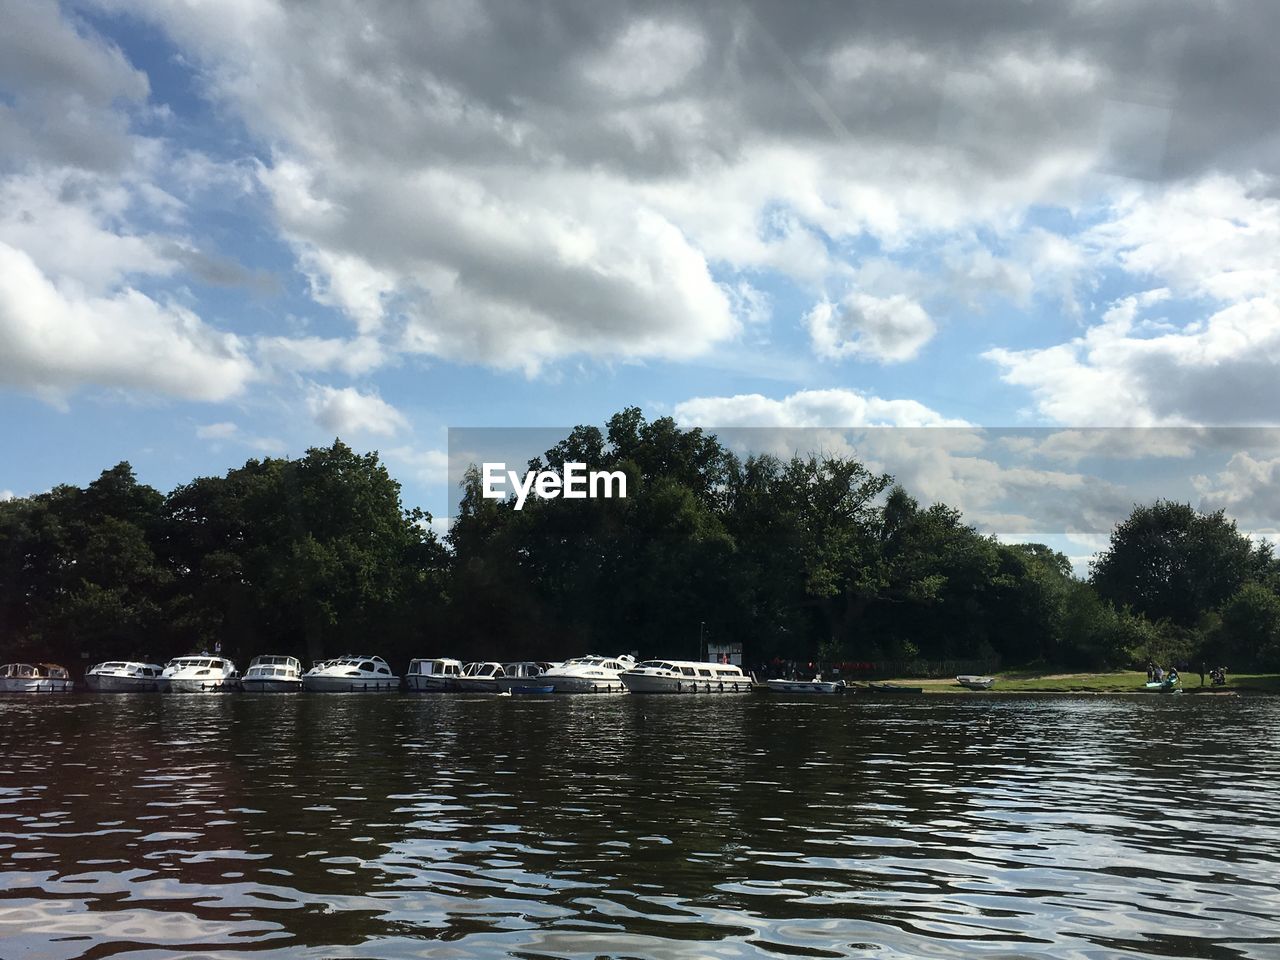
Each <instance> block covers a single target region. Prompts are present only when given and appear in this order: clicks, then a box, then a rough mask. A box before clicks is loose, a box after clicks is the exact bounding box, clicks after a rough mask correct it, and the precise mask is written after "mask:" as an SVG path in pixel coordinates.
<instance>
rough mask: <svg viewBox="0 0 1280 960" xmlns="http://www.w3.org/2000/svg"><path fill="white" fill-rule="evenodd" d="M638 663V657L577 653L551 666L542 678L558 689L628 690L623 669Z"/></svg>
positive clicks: (582, 691)
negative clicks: (571, 657) (578, 654)
mask: <svg viewBox="0 0 1280 960" xmlns="http://www.w3.org/2000/svg"><path fill="white" fill-rule="evenodd" d="M635 665H636V661H635V657H631V656H627V655H623V656H620V657H601V656H596V655H595V654H592V655H591V656H587V657H575V658H574V659H572V660H566V661H565V662H564V663H562V664H560V665H559V666H555V667H552V668H551V669H550V670H547V671H546V672H545V673H544V674H543V675H542V676H541V677H540V678H539V680H540V682H542V683H544V684H550V685H551V686H552V687H553V688H554V689H555V692H556V693H626V691H627V688H626V686H625V685H624V684H623V682H622V679H621V678H622V673H623V671H625V670H630V669H632V668H633V667H634V666H635Z"/></svg>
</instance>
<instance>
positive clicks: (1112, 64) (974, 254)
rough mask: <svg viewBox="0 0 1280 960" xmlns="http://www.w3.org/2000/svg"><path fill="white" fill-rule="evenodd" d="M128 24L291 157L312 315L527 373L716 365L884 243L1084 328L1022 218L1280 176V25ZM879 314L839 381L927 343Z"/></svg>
mask: <svg viewBox="0 0 1280 960" xmlns="http://www.w3.org/2000/svg"><path fill="white" fill-rule="evenodd" d="M103 2H107V0H103ZM108 5H109V6H111V7H121V8H124V9H128V10H131V11H134V12H137V13H139V14H140V15H142V16H144V17H147V18H150V19H153V20H156V21H158V22H160V23H161V24H162V25H163V26H164V28H165V29H167V30H168V31H169V33H170V34H171V35H172V36H173V38H174V39H175V41H176V43H177V44H178V45H179V47H180V48H181V49H182V50H183V51H184V54H187V55H190V56H191V58H192V60H193V62H196V63H198V64H199V71H200V73H199V76H200V79H201V81H202V83H203V85H204V92H205V93H206V94H207V95H208V96H209V97H210V98H212V99H213V100H215V101H216V102H217V103H218V104H219V105H220V106H221V107H223V108H225V109H227V110H229V111H232V112H234V113H235V114H236V115H237V116H238V117H240V118H241V119H242V120H243V121H244V123H245V124H246V125H247V127H248V128H249V130H250V132H251V133H252V134H253V135H255V136H257V137H258V138H259V139H260V140H261V141H262V142H263V143H266V144H269V145H270V153H269V155H267V156H265V157H264V158H263V162H262V165H261V167H260V182H261V183H262V185H263V186H264V188H265V190H266V193H267V195H268V197H269V198H270V202H271V204H272V207H273V209H274V212H275V216H276V218H277V222H278V226H279V229H280V230H281V232H282V234H283V235H284V236H285V237H286V238H287V240H288V242H289V243H290V244H291V246H292V248H293V250H294V252H295V255H296V258H297V262H298V265H299V267H300V269H302V270H303V271H304V272H305V273H306V274H307V276H308V277H309V278H310V281H311V286H312V290H313V295H314V296H315V298H316V299H317V300H318V301H319V302H321V303H324V304H328V305H332V306H334V307H335V308H336V309H339V310H341V311H343V312H344V313H345V314H346V315H347V316H348V318H349V319H350V322H351V323H352V324H353V325H354V326H355V328H356V331H357V333H359V334H361V335H366V336H367V335H375V334H379V333H380V332H382V331H385V330H388V329H391V330H394V331H395V334H396V337H397V340H396V346H397V348H398V349H401V350H406V351H417V352H423V353H427V354H431V355H434V356H439V357H443V358H446V359H450V360H456V361H462V362H479V363H485V364H491V365H495V366H499V367H504V368H518V369H524V370H526V371H528V372H530V373H532V372H536V371H537V370H539V369H540V368H541V367H542V366H543V365H544V364H545V363H547V362H550V361H554V360H555V359H557V358H560V357H565V356H570V355H574V354H585V355H587V356H593V357H601V358H621V359H643V358H657V359H682V358H688V357H698V356H707V355H710V354H712V353H714V352H715V351H717V350H719V349H722V348H723V346H724V344H726V343H727V342H728V341H731V340H733V339H734V338H736V337H738V336H739V335H740V333H741V332H742V330H743V328H744V321H745V320H746V319H747V318H746V316H745V310H744V306H745V305H744V304H743V303H742V302H741V301H740V299H739V298H735V297H734V296H733V295H732V293H731V291H732V290H733V288H734V287H735V286H736V285H737V284H738V283H739V282H740V281H742V280H743V279H744V278H747V279H751V277H750V275H751V274H752V273H754V272H756V271H762V270H763V271H771V272H776V273H779V274H781V275H783V276H785V277H787V278H789V279H791V280H793V281H794V282H796V283H798V284H801V285H802V286H804V287H805V288H806V290H807V291H809V295H817V296H821V295H822V294H823V292H824V291H825V290H827V289H842V288H846V289H847V288H848V285H849V273H850V259H851V250H852V249H854V247H855V245H857V244H859V243H863V242H870V243H871V244H873V245H874V246H876V247H878V248H879V250H880V251H882V252H883V253H884V254H886V255H888V256H890V257H895V258H896V257H900V256H902V255H903V254H904V252H905V251H907V250H909V249H910V248H911V247H912V245H920V244H925V245H933V246H935V247H936V248H937V249H940V250H944V249H951V248H950V246H949V244H950V243H951V241H953V240H954V239H955V237H957V236H963V237H973V236H981V237H982V238H983V242H982V243H981V244H979V247H989V249H985V250H983V249H976V250H973V251H971V252H966V253H965V254H964V255H963V256H960V257H959V259H957V260H955V262H953V263H952V264H951V265H950V266H949V267H948V270H947V276H946V279H945V282H944V283H943V284H942V286H943V287H948V286H953V287H955V293H956V295H957V297H958V298H959V301H963V302H969V301H970V300H972V299H973V298H974V297H976V296H980V295H985V294H983V293H982V291H983V289H984V288H987V289H993V290H994V289H998V290H1002V291H1005V292H1006V293H1005V295H1007V296H1010V297H1012V298H1015V299H1017V300H1020V301H1022V302H1025V300H1026V298H1027V297H1028V296H1029V295H1030V293H1029V285H1030V279H1029V278H1030V277H1032V276H1036V277H1042V278H1043V279H1042V280H1041V281H1040V282H1044V283H1049V284H1052V285H1053V286H1055V287H1056V288H1063V289H1060V290H1058V295H1060V296H1061V297H1062V299H1063V300H1064V302H1067V301H1070V300H1071V299H1072V291H1071V290H1070V281H1069V279H1068V280H1064V278H1063V276H1062V275H1055V274H1038V273H1034V272H1032V271H1030V270H1029V269H1028V268H1027V264H1028V263H1030V262H1031V260H1030V257H1029V254H1028V256H1026V257H1023V258H1022V259H1021V260H1019V259H1017V258H1013V259H1011V258H1009V257H1006V256H1002V255H1001V254H1000V252H998V250H997V249H996V248H997V247H998V246H1000V245H1005V240H1006V239H1007V238H1008V237H1010V236H1018V235H1022V236H1027V235H1029V234H1031V233H1034V231H1035V230H1036V229H1038V228H1036V227H1035V226H1032V225H1029V224H1028V213H1029V211H1032V210H1034V209H1042V208H1047V207H1065V208H1069V209H1071V210H1073V211H1074V210H1080V209H1082V208H1085V207H1087V206H1089V205H1090V204H1093V203H1094V202H1095V201H1096V199H1097V198H1098V196H1099V195H1100V194H1104V195H1105V194H1107V193H1108V192H1110V191H1113V190H1115V189H1116V186H1115V184H1116V183H1117V182H1118V181H1117V178H1116V176H1115V174H1116V173H1120V174H1122V175H1124V176H1141V177H1144V178H1146V182H1149V183H1152V184H1155V185H1156V186H1157V187H1158V188H1163V186H1164V185H1165V184H1169V183H1177V182H1181V181H1183V180H1185V179H1186V178H1189V177H1194V176H1198V175H1202V174H1204V173H1206V172H1207V171H1219V172H1220V173H1221V174H1222V175H1223V176H1227V177H1231V176H1237V175H1244V174H1246V173H1247V172H1249V171H1251V170H1254V169H1268V168H1274V161H1275V160H1276V159H1277V154H1278V153H1280V148H1278V143H1277V138H1276V137H1275V136H1274V134H1273V133H1272V132H1271V131H1272V128H1273V125H1272V124H1271V123H1270V112H1269V110H1270V107H1269V103H1268V101H1267V99H1266V98H1265V97H1264V96H1262V95H1261V91H1265V90H1270V89H1273V88H1274V86H1275V83H1276V80H1277V79H1278V77H1277V67H1276V65H1275V63H1274V62H1273V61H1274V60H1275V58H1274V57H1273V56H1271V51H1270V50H1269V49H1268V47H1267V45H1266V44H1265V43H1262V42H1260V38H1261V37H1265V36H1268V35H1274V28H1275V26H1276V20H1277V14H1276V12H1275V11H1273V10H1271V9H1270V8H1268V7H1266V6H1265V5H1257V6H1255V7H1250V8H1249V10H1248V16H1243V15H1240V11H1239V10H1237V9H1236V8H1231V9H1230V10H1228V9H1227V8H1219V7H1215V6H1208V5H1202V4H1194V3H1172V4H1170V3H1156V2H1139V3H1137V4H1126V5H1123V7H1119V8H1116V7H1106V6H1098V5H1096V4H1087V3H1083V2H1081V3H1075V4H1068V5H1067V7H1065V8H1058V7H1052V8H1051V7H1038V6H1035V5H1027V4H1024V3H993V4H989V5H986V6H985V7H984V8H983V9H982V10H981V11H976V12H975V11H974V10H972V9H969V8H965V10H964V11H963V13H961V12H959V11H958V10H957V9H956V8H954V7H951V6H948V5H941V6H940V7H939V8H938V9H929V8H927V7H923V6H920V5H896V6H895V7H894V8H893V9H891V10H884V11H880V12H878V13H877V15H876V16H875V17H874V18H867V17H863V16H859V15H857V14H856V12H855V11H854V10H853V9H852V8H849V7H842V6H839V5H807V6H806V7H805V8H804V10H802V11H796V10H791V9H785V10H784V9H781V8H777V7H770V6H768V5H756V6H749V7H743V6H741V5H736V6H735V5H730V6H723V5H717V4H710V5H706V6H702V7H690V6H688V5H683V4H674V3H657V4H644V5H636V4H631V3H627V2H622V0H619V2H613V3H602V4H596V5H593V6H592V9H591V10H590V11H587V12H584V11H581V10H572V11H570V10H569V9H568V8H565V7H562V6H559V5H556V4H540V3H534V4H517V5H512V4H505V3H493V2H482V0H477V2H471V3H467V4H442V5H435V4H426V5H419V6H413V7H412V8H405V7H404V6H401V5H394V6H393V5H378V4H369V5H360V6H359V7H358V8H357V7H355V6H353V5H352V4H350V3H348V2H346V0H328V2H316V3H309V4H284V3H275V2H262V3H255V4H243V5H240V6H239V7H237V13H236V15H235V16H228V15H227V13H226V9H225V5H224V4H220V3H210V2H192V3H185V4H182V5H152V4H133V3H128V2H125V0H114V2H110V3H109V4H108ZM1226 50H1230V51H1231V53H1230V55H1229V57H1228V56H1227V55H1225V54H1224V51H1226ZM316 51H323V55H319V56H318V55H316ZM1227 67H1229V69H1227ZM1134 129H1140V130H1141V131H1143V133H1142V136H1141V137H1138V138H1137V139H1136V140H1135V138H1134V137H1133V136H1131V135H1130V131H1132V130H1134ZM1119 182H1121V183H1122V185H1123V183H1125V182H1126V181H1119ZM1102 239H1103V238H1102V236H1101V235H1099V237H1098V240H1099V242H1102ZM1042 246H1044V247H1045V252H1046V254H1048V253H1051V252H1052V251H1049V250H1048V246H1050V245H1049V244H1043V245H1042ZM1066 272H1069V271H1066ZM861 296H864V297H874V298H875V299H874V300H862V301H859V300H856V299H855V300H853V301H852V302H845V301H842V302H840V303H838V304H827V303H825V302H824V305H822V306H820V307H819V308H818V309H817V310H816V311H815V312H814V313H813V314H811V316H810V320H809V323H810V326H811V327H813V328H814V330H815V347H816V348H817V349H818V350H819V351H820V352H821V353H823V354H824V355H827V356H834V357H850V356H859V357H865V358H869V359H873V360H879V361H883V362H895V361H902V360H905V359H909V358H911V357H913V356H915V355H916V354H917V353H918V352H919V350H920V349H921V347H922V346H923V345H924V343H926V342H927V341H928V340H929V338H930V337H931V336H932V334H933V321H932V320H931V319H930V317H929V313H930V312H933V311H932V307H931V305H930V308H929V309H928V310H926V304H925V303H924V302H921V301H920V300H919V298H918V297H917V296H915V295H914V294H913V293H912V292H911V291H909V290H908V291H903V290H897V291H893V290H889V291H884V290H877V291H864V292H863V293H862V294H861ZM939 296H944V297H945V296H947V293H946V292H945V291H943V292H942V293H940V294H939ZM899 297H901V298H902V299H897V298H899ZM959 301H958V302H959Z"/></svg>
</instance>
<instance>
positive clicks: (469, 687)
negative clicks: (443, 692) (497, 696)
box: [452, 677, 502, 693]
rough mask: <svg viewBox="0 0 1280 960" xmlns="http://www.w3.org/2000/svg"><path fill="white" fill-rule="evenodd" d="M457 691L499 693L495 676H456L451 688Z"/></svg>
mask: <svg viewBox="0 0 1280 960" xmlns="http://www.w3.org/2000/svg"><path fill="white" fill-rule="evenodd" d="M452 689H454V690H456V691H457V692H458V693H501V692H502V691H501V690H500V689H499V687H498V681H497V678H495V677H458V678H457V679H456V680H454V681H453V688H452Z"/></svg>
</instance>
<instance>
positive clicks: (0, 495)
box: [0, 490, 17, 503]
mask: <svg viewBox="0 0 1280 960" xmlns="http://www.w3.org/2000/svg"><path fill="white" fill-rule="evenodd" d="M16 499H17V496H16V495H15V494H14V492H13V491H12V490H0V503H4V502H5V501H7V500H16Z"/></svg>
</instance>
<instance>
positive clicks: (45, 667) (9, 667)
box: [0, 663, 71, 680]
mask: <svg viewBox="0 0 1280 960" xmlns="http://www.w3.org/2000/svg"><path fill="white" fill-rule="evenodd" d="M0 677H5V678H7V679H11V680H70V679H71V674H69V673H67V668H66V667H60V666H58V664H56V663H6V664H5V665H4V666H2V667H0Z"/></svg>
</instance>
